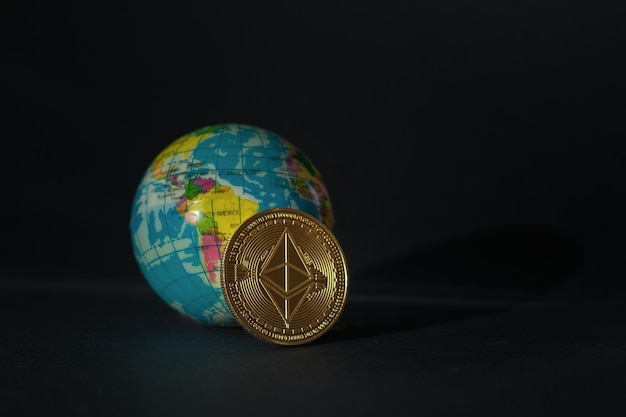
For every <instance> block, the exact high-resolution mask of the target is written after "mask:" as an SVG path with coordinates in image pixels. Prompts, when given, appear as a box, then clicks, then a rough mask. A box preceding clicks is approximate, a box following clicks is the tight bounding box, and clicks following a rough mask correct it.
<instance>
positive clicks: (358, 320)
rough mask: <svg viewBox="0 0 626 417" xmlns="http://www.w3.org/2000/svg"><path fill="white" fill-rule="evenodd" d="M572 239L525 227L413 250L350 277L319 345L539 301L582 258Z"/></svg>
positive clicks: (569, 272)
mask: <svg viewBox="0 0 626 417" xmlns="http://www.w3.org/2000/svg"><path fill="white" fill-rule="evenodd" d="M583 254H584V252H583V250H582V248H581V247H580V246H579V245H578V244H577V242H576V241H574V240H573V239H571V238H570V237H568V236H565V235H563V234H560V233H558V232H554V231H548V230H539V229H537V230H533V229H527V228H519V229H506V230H505V229H500V230H491V231H485V232H483V233H477V234H473V235H469V236H463V237H460V238H458V239H454V240H450V241H448V242H445V243H442V244H440V245H437V246H433V247H429V248H424V249H419V250H416V251H414V252H412V253H408V254H407V255H405V256H402V257H399V258H397V259H392V260H390V261H388V262H385V263H383V264H381V265H378V266H376V267H374V268H370V269H369V270H367V271H364V272H362V273H360V274H358V275H356V276H353V277H351V278H350V279H351V281H350V286H351V290H350V295H349V296H348V302H347V304H346V307H345V309H344V312H343V313H342V316H341V318H340V319H339V320H338V323H337V325H336V326H335V328H333V329H331V330H330V331H329V332H328V333H327V336H326V337H324V338H321V340H320V341H319V342H318V343H327V342H333V341H340V340H346V339H353V338H362V337H372V336H377V335H380V334H385V333H395V332H401V331H406V330H410V329H416V328H421V327H427V326H434V325H437V324H441V323H446V322H451V321H456V320H463V319H467V318H470V317H476V316H480V315H485V314H495V313H498V312H501V311H504V310H507V309H510V308H513V307H515V306H520V305H525V304H528V303H536V302H537V301H538V300H539V299H544V298H545V296H547V295H548V294H550V293H551V292H552V291H553V290H555V289H556V288H559V285H560V284H563V283H565V282H567V280H568V279H570V278H571V277H572V276H573V274H574V272H575V271H577V270H578V269H579V268H580V266H581V265H582V263H583V260H584V256H583Z"/></svg>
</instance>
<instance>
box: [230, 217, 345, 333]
mask: <svg viewBox="0 0 626 417" xmlns="http://www.w3.org/2000/svg"><path fill="white" fill-rule="evenodd" d="M222 271H223V275H222V282H221V285H222V290H223V292H224V297H225V298H226V301H227V303H228V306H229V308H230V310H231V312H232V313H233V315H234V316H235V319H237V321H238V322H239V324H240V325H241V326H242V327H243V328H244V329H245V330H247V331H248V332H249V333H251V334H252V335H254V336H256V337H258V338H260V339H261V340H264V341H266V342H271V343H276V344H279V345H301V344H304V343H308V342H311V341H313V340H315V339H317V338H319V337H320V336H322V335H323V334H324V333H326V332H327V331H328V330H330V329H331V327H333V325H334V324H335V322H336V321H337V319H338V318H339V316H340V315H341V313H342V311H343V308H344V305H345V303H346V297H347V293H348V269H347V265H346V259H345V256H344V253H343V251H342V249H341V246H340V245H339V242H338V241H337V239H336V238H335V236H334V235H333V234H332V232H331V231H330V230H329V229H328V228H327V227H326V226H325V225H324V224H323V223H321V222H320V221H319V220H317V219H316V218H314V217H312V216H310V215H309V214H307V213H304V212H302V211H300V210H295V209H287V208H279V209H268V210H264V211H261V212H259V213H256V214H255V215H253V216H252V217H250V218H248V219H247V220H246V221H244V222H243V223H242V224H241V225H240V226H239V228H238V229H237V230H236V231H235V232H234V233H233V235H232V237H231V238H230V239H229V241H228V242H227V243H226V246H225V249H224V257H223V260H222Z"/></svg>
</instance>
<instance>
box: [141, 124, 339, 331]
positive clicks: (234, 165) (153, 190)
mask: <svg viewBox="0 0 626 417" xmlns="http://www.w3.org/2000/svg"><path fill="white" fill-rule="evenodd" d="M276 207H279V208H295V209H299V210H302V211H304V212H306V213H309V214H311V215H313V216H314V217H316V218H317V219H319V220H321V221H322V222H323V223H324V224H325V225H326V226H327V227H328V228H329V229H332V226H333V213H332V208H331V204H330V198H329V196H328V192H327V188H326V186H325V184H324V181H323V179H322V177H321V175H320V172H319V171H318V170H317V168H316V167H315V166H314V165H313V163H312V162H311V160H309V158H308V157H307V156H306V155H305V154H304V153H303V152H302V151H301V150H300V149H299V148H298V147H296V146H295V145H294V144H292V143H291V142H290V141H288V140H286V139H284V138H282V137H280V136H279V135H277V134H275V133H273V132H271V131H269V130H267V129H263V128H260V127H256V126H250V125H245V124H237V123H228V124H223V125H211V126H206V127H203V128H200V129H197V130H195V131H192V132H190V133H188V134H185V135H183V136H181V137H179V138H178V139H176V140H174V141H173V142H172V143H171V144H170V145H169V146H167V147H166V148H165V149H163V150H162V151H161V153H159V154H158V155H157V156H156V157H155V158H154V160H153V161H152V163H151V164H150V165H149V166H148V168H147V169H146V171H145V174H144V175H143V177H142V178H141V180H140V183H139V185H138V187H137V191H136V193H135V196H134V199H133V202H132V209H131V216H130V233H131V242H132V247H133V251H134V255H135V259H136V260H137V264H138V265H139V268H140V270H141V273H142V274H143V276H144V277H145V279H146V281H147V282H148V283H149V284H150V286H151V287H152V289H153V290H154V291H155V293H156V294H157V295H158V296H159V297H160V298H161V299H162V300H163V301H164V302H165V303H166V304H167V305H169V306H170V307H171V308H172V309H174V310H176V311H178V312H179V313H181V314H182V315H184V316H186V317H189V318H191V319H194V320H196V321H198V322H201V323H206V324H214V325H221V326H236V325H237V323H236V320H235V319H234V317H233V315H232V314H231V313H230V311H229V309H228V305H227V303H226V301H225V299H224V296H223V294H222V289H221V261H222V256H223V249H224V245H225V244H226V242H227V241H228V239H229V238H230V237H231V236H232V234H233V233H234V231H235V230H236V229H237V228H238V227H239V226H240V225H241V223H242V222H243V221H244V220H246V219H247V218H248V217H250V216H252V215H253V214H255V213H258V212H260V211H262V210H266V209H270V208H276Z"/></svg>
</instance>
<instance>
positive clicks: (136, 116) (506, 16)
mask: <svg viewBox="0 0 626 417" xmlns="http://www.w3.org/2000/svg"><path fill="white" fill-rule="evenodd" d="M1 7H2V9H1V11H2V13H1V16H2V17H1V19H2V21H1V29H2V39H1V44H2V53H1V56H2V65H1V69H0V71H1V72H2V77H0V83H1V86H2V87H1V88H2V90H1V91H2V101H3V103H4V109H3V110H2V130H1V131H2V146H1V148H0V149H2V150H1V155H2V158H1V161H2V179H1V180H0V184H2V185H1V190H0V192H1V195H2V204H1V205H0V210H1V211H0V213H1V221H2V227H1V228H0V232H1V233H2V235H1V236H2V238H1V239H0V245H1V246H0V257H1V262H2V263H1V265H0V278H2V280H3V282H4V284H3V292H4V294H5V296H7V295H8V297H11V295H10V293H9V292H8V291H18V292H19V291H24V290H27V289H29V288H31V287H32V288H33V289H36V288H45V289H46V291H48V290H51V289H53V288H55V287H59V288H61V287H62V288H68V286H69V287H71V285H72V283H80V284H85V283H94V284H98V285H101V286H99V287H97V288H98V289H99V290H98V291H100V290H102V291H105V289H106V288H107V286H109V287H110V288H119V286H120V285H122V286H123V285H135V286H146V284H145V281H144V280H143V277H142V276H141V274H140V271H139V269H138V267H137V265H136V263H135V260H134V258H133V255H132V249H131V244H130V231H129V228H128V222H129V220H130V209H131V204H132V199H133V196H134V192H135V189H136V187H137V185H138V183H139V180H140V178H141V176H142V175H143V172H144V170H145V169H146V168H147V166H148V164H149V163H150V162H151V161H152V159H153V158H154V157H155V156H156V155H157V154H158V153H159V152H160V150H161V149H163V148H164V147H165V146H166V145H168V144H169V143H170V142H171V141H173V140H174V139H176V138H177V137H179V136H181V135H183V134H185V133H188V132H190V131H192V130H195V129H197V128H200V127H203V126H206V125H211V124H219V123H225V122H238V123H246V124H252V125H257V126H260V127H264V128H266V129H269V130H271V131H274V132H275V133H277V134H279V135H282V136H283V137H285V138H287V139H289V140H291V141H292V142H293V143H295V144H296V145H297V146H298V147H300V148H301V149H302V150H303V151H304V152H305V153H306V154H307V155H308V156H309V157H310V158H311V160H312V161H313V162H314V163H315V165H316V166H317V167H318V169H319V170H320V171H321V173H322V175H323V177H324V179H325V181H326V183H327V186H328V189H329V192H330V196H331V201H332V204H333V209H334V214H335V218H336V226H335V229H334V231H335V234H336V236H337V238H338V240H339V242H340V243H341V245H342V247H343V249H344V252H345V253H346V257H347V260H348V266H349V269H350V272H351V279H352V283H353V284H354V288H355V290H357V291H363V292H367V291H372V290H373V291H379V290H380V289H381V288H382V289H383V290H384V291H385V292H391V293H393V292H394V291H396V292H397V291H402V288H405V286H406V285H407V284H411V285H414V284H419V285H423V286H424V288H429V290H428V291H430V292H428V294H437V295H438V296H444V297H445V296H446V295H449V294H467V293H466V292H464V291H466V290H468V289H469V290H471V291H476V294H485V293H489V294H493V295H494V297H496V298H497V297H500V296H502V294H508V295H507V297H510V295H511V294H520V293H521V294H523V295H526V294H529V293H530V294H535V295H536V294H538V293H539V295H542V294H546V293H548V292H549V291H550V290H554V292H555V293H557V294H562V293H565V294H570V293H575V294H578V297H581V296H582V297H583V299H585V298H584V297H589V298H590V299H596V300H597V299H600V300H604V299H607V300H608V299H612V300H618V305H621V299H622V295H623V288H622V285H621V283H622V281H623V278H624V270H623V266H622V265H623V249H624V244H623V234H624V232H625V231H626V229H625V228H624V224H623V216H624V209H625V206H624V204H623V203H622V199H623V195H624V192H625V188H626V187H625V186H624V179H625V178H626V176H625V175H624V174H625V170H624V163H625V162H626V160H625V158H624V151H623V149H624V146H623V142H624V139H625V138H626V136H625V133H626V128H625V124H624V122H625V120H626V104H625V103H626V102H625V99H624V97H625V93H626V88H625V87H626V82H625V79H624V76H625V74H626V66H625V64H624V50H625V46H626V44H625V42H624V41H625V40H626V33H625V32H626V25H624V22H625V18H626V15H625V14H624V7H623V6H622V5H621V3H620V2H603V1H580V2H567V1H557V0H545V1H513V2H501V1H491V0H488V1H487V0H480V1H473V2H462V1H457V0H453V1H398V0H393V1H384V2H372V1H371V2H363V1H360V2H357V1H335V2H329V3H323V4H322V3H319V2H275V1H267V2H245V1H224V2H212V1H192V0H179V1H176V2H165V1H152V2H139V1H124V2H122V1H115V0H111V1H90V2H79V1H75V2H71V1H55V2H43V1H30V2H27V1H16V0H14V1H8V2H3V3H2V6H1ZM594 297H595V298H594ZM598 297H599V298H598ZM576 300H577V301H576V303H578V302H579V301H580V300H581V299H580V298H576ZM602 302H603V301H600V302H599V303H602ZM157 304H158V303H155V306H156V305H157ZM592 308H593V307H592ZM618 310H619V309H618ZM619 311H620V313H619V314H623V312H622V311H621V310H619ZM168 313H169V311H168ZM168 313H163V314H168ZM612 314H617V313H615V312H613V313H612ZM409 316H410V314H409ZM600 316H601V315H599V317H598V319H599V320H602V317H600ZM594 317H595V316H594ZM613 317H614V318H615V317H619V315H617V316H615V315H614V316H613ZM18 319H19V317H18ZM537 320H538V321H539V322H540V321H541V319H537ZM25 323H26V322H25ZM15 326H18V325H17V324H16V325H15ZM68 326H69V325H68ZM550 326H552V324H550V325H547V327H546V328H544V329H543V331H544V332H545V333H546V334H548V333H550V330H549V329H550ZM607 326H608V325H607ZM600 327H601V326H600ZM9 328H11V329H14V328H16V327H9ZM383 328H384V327H383ZM589 328H598V327H597V326H596V325H594V324H589V326H588V327H587V329H589ZM380 329H381V328H379V330H380ZM396 330H398V329H396ZM572 331H576V330H574V329H572ZM589 337H590V340H593V337H591V336H589ZM599 337H600V339H599V340H600V341H598V342H597V343H598V346H599V345H601V344H602V343H603V342H602V341H601V340H602V339H601V336H599ZM564 340H565V341H564V342H563V343H566V341H567V338H565V339H564ZM621 340H622V342H623V340H624V339H621ZM622 342H619V343H617V345H616V346H618V347H619V349H622V350H621V352H622V353H623V349H624V346H625V345H624V344H623V343H622ZM381 343H382V342H381ZM594 343H595V342H594ZM607 343H608V342H607ZM452 344H454V343H452ZM20 346H25V345H20ZM605 346H608V345H606V344H605ZM611 346H613V345H611ZM16 349H17V348H16ZM619 349H618V350H619ZM423 350H424V351H426V350H427V349H426V348H423ZM9 351H10V352H13V351H12V350H10V349H9ZM611 352H612V353H615V352H616V351H615V350H612V351H611ZM152 353H153V354H155V353H154V352H152ZM518 353H519V355H520V356H521V357H524V355H527V354H528V351H524V350H523V349H522V350H520V351H518ZM392 354H393V353H392ZM155 355H157V354H155ZM531 356H532V355H531ZM7 357H8V358H9V359H6V361H5V362H4V363H5V368H3V369H5V370H6V369H11V370H13V368H12V367H11V366H9V365H6V364H7V363H9V362H10V361H11V358H10V356H7ZM42 360H43V359H42ZM83 360H84V361H85V362H88V361H89V359H88V358H84V359H83ZM35 362H36V361H35ZM61 362H62V361H61ZM620 363H623V359H622V362H620ZM474 364H475V363H474ZM534 366H535V367H542V366H545V363H543V362H541V363H537V362H535V363H534ZM270 371H271V370H270ZM50 372H51V371H50ZM268 372H269V371H268ZM398 372H400V371H398ZM594 372H595V371H594ZM598 372H599V371H598ZM592 373H593V372H592ZM593 374H594V375H596V374H595V373H593ZM11 375H13V374H11ZM607 378H608V380H609V381H615V382H616V383H621V384H622V385H621V386H624V385H623V383H624V380H623V378H621V377H619V376H618V375H616V374H609V376H607ZM401 379H402V378H401ZM20 381H27V382H23V384H24V386H26V387H27V386H28V384H29V383H32V381H31V380H30V379H25V380H20ZM28 381H30V382H28ZM16 384H17V383H16ZM17 385H19V384H17ZM610 386H611V387H613V388H615V387H616V386H617V387H619V386H620V385H619V384H618V385H610ZM5 387H6V385H5ZM22 388H23V387H22ZM518 388H520V387H518ZM606 388H607V386H603V390H604V391H603V392H607V391H606ZM25 389H26V390H27V388H25ZM523 389H524V388H521V390H522V391H523ZM615 389H617V388H615ZM18 391H19V390H18ZM11 392H12V391H11ZM19 392H21V391H19ZM608 392H612V391H611V390H610V389H609V391H608ZM144 394H145V393H144ZM146 395H147V394H146ZM542 398H543V397H542ZM561 398H563V397H561ZM615 398H617V397H615ZM615 398H614V399H615ZM605 400H606V398H605ZM85 401H87V400H85ZM615 401H617V400H615ZM615 401H614V402H615ZM606 403H611V401H608V402H605V404H606ZM41 404H44V405H45V404H47V403H46V402H45V401H43V400H42V403H41ZM81 404H82V405H84V404H83V403H79V406H78V409H80V405H81ZM531 404H532V403H531ZM586 404H587V405H589V404H593V403H592V402H588V403H586ZM621 404H623V402H622V403H621ZM74 405H75V404H74ZM579 405H580V404H579ZM589 408H593V407H592V406H591V405H589ZM582 409H583V410H585V407H582ZM73 410H74V411H75V410H76V407H74V408H73ZM482 411H483V413H484V412H485V411H486V410H485V409H483V410H482ZM532 411H533V412H534V413H535V414H537V413H536V411H537V410H536V409H533V410H532ZM569 411H570V412H571V411H572V410H569ZM96 414H97V413H96Z"/></svg>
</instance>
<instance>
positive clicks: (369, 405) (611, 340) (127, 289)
mask: <svg viewBox="0 0 626 417" xmlns="http://www.w3.org/2000/svg"><path fill="white" fill-rule="evenodd" d="M383 269H387V270H390V271H391V272H394V271H393V267H392V266H390V265H388V266H386V267H385V268H383ZM395 272H398V271H395ZM422 272H423V271H422ZM605 272H606V271H605ZM587 273H591V272H590V271H587V272H586V271H585V269H584V268H582V269H581V270H580V271H579V272H577V273H574V274H573V277H571V278H569V279H564V280H561V281H560V282H558V283H556V284H553V285H551V286H550V287H549V289H546V288H542V289H541V290H537V289H536V288H535V289H533V290H532V291H526V290H520V289H516V290H513V291H512V290H507V291H505V290H498V291H494V290H489V291H484V290H477V289H476V288H473V289H472V288H459V287H458V286H456V287H455V286H448V287H445V286H437V287H436V286H432V285H429V286H424V285H423V286H418V285H410V284H407V282H406V281H404V282H397V281H394V277H393V276H389V277H387V278H388V279H389V280H391V282H392V283H393V284H394V285H391V286H386V287H385V286H382V287H381V286H380V285H379V284H380V282H378V283H376V281H371V280H369V279H370V278H371V277H369V276H363V275H361V276H354V277H352V281H351V282H352V284H351V285H352V288H351V291H350V295H349V298H348V303H347V305H346V308H345V310H344V313H343V315H342V316H341V318H340V321H339V322H338V323H337V324H336V326H335V327H334V328H333V329H331V330H330V331H329V332H328V333H326V334H325V335H324V336H322V337H321V338H320V339H318V340H316V341H314V342H311V343H309V344H305V345H301V346H295V347H282V346H277V345H272V344H268V343H266V342H263V341H261V340H258V339H256V338H254V337H253V336H251V335H249V334H248V333H246V332H245V331H244V330H243V329H241V328H223V327H211V326H205V325H200V324H197V323H195V322H192V321H190V320H189V319H187V318H184V317H182V316H180V315H179V314H178V313H177V312H176V311H174V310H173V309H171V308H169V307H168V306H167V305H165V304H164V303H163V302H162V301H161V300H160V299H158V298H157V296H156V295H155V293H153V292H152V290H151V289H150V288H149V287H148V286H147V284H146V285H141V284H139V285H130V284H111V283H106V282H100V283H94V282H91V283H84V282H83V283H81V282H80V281H77V280H76V279H73V280H67V281H63V280H56V281H54V282H52V283H51V282H49V281H45V280H41V281H29V282H24V281H23V280H19V279H5V280H3V281H1V282H0V312H1V317H2V320H1V321H0V335H1V336H2V344H1V345H0V405H1V406H2V410H3V413H2V415H3V416H37V415H63V416H73V415H76V416H123V415H151V416H166V415H184V416H206V415H220V414H221V415H250V414H254V413H257V412H258V413H263V415H265V412H266V411H268V412H272V413H274V412H281V413H283V412H288V413H295V415H398V414H399V415H405V414H411V415H420V416H435V415H436V416H458V415H483V416H484V415H493V416H528V415H537V416H538V415H541V416H555V415H567V416H574V415H581V416H583V415H589V416H590V415H594V416H595V415H623V413H625V412H626V395H625V394H626V325H625V324H624V323H625V319H626V309H625V307H624V298H623V295H621V294H622V293H620V292H619V291H618V292H617V293H613V294H612V293H611V292H607V291H598V289H597V287H593V286H589V287H588V288H586V287H585V285H583V284H581V283H580V281H579V279H580V277H584V276H586V274H587ZM598 273H600V271H598ZM379 278H381V279H382V278H384V277H381V276H379Z"/></svg>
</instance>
